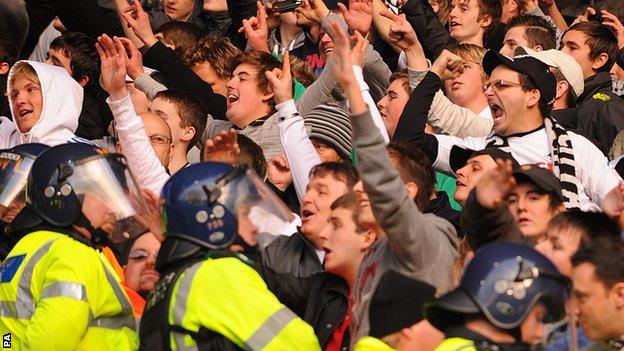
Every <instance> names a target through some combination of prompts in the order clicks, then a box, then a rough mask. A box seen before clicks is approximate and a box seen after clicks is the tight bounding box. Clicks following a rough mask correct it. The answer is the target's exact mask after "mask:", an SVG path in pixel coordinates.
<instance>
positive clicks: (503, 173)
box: [474, 159, 516, 209]
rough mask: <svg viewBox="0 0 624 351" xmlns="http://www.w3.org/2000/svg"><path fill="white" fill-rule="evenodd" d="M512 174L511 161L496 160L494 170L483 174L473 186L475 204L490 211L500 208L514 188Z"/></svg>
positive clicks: (514, 182) (514, 183)
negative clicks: (475, 197) (477, 203)
mask: <svg viewBox="0 0 624 351" xmlns="http://www.w3.org/2000/svg"><path fill="white" fill-rule="evenodd" d="M512 172H513V164H512V162H511V160H501V159H497V160H496V168H494V169H492V170H490V171H488V172H487V173H485V174H484V175H483V176H482V177H481V179H479V182H477V185H476V186H475V190H474V191H475V192H476V196H477V202H479V204H480V205H481V206H483V207H485V208H490V209H493V208H497V207H499V206H501V205H502V204H503V203H504V202H505V199H506V198H507V195H509V193H510V192H511V190H513V188H514V187H515V186H516V180H515V178H514V177H513V175H512Z"/></svg>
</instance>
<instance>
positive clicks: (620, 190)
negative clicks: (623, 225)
mask: <svg viewBox="0 0 624 351" xmlns="http://www.w3.org/2000/svg"><path fill="white" fill-rule="evenodd" d="M602 210H603V211H604V212H605V213H606V214H608V215H609V216H611V217H613V218H619V217H620V216H621V215H622V211H624V182H622V183H620V184H619V185H617V186H616V187H614V188H613V189H612V190H611V191H609V193H608V194H607V197H606V198H605V200H604V201H603V202H602Z"/></svg>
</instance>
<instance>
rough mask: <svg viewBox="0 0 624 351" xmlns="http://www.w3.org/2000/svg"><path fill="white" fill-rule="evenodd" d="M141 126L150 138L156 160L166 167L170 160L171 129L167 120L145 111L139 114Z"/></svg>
mask: <svg viewBox="0 0 624 351" xmlns="http://www.w3.org/2000/svg"><path fill="white" fill-rule="evenodd" d="M141 119H142V120H143V128H144V129H145V133H147V137H148V138H149V139H150V143H151V144H152V148H153V149H154V152H155V153H156V156H157V157H158V160H159V161H160V163H161V164H162V165H163V167H165V168H166V167H167V166H168V165H169V162H170V161H171V147H172V144H171V129H170V128H169V125H168V124H167V122H165V120H164V119H162V118H161V117H160V116H158V115H157V114H155V113H151V112H146V113H144V114H142V115H141Z"/></svg>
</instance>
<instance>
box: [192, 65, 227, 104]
mask: <svg viewBox="0 0 624 351" xmlns="http://www.w3.org/2000/svg"><path fill="white" fill-rule="evenodd" d="M191 69H192V70H193V72H195V74H197V75H198V76H199V78H201V79H203V80H204V82H206V83H208V84H210V86H211V87H212V90H214V92H215V93H217V94H220V95H223V96H225V95H226V92H227V89H226V87H225V84H226V83H227V82H226V81H225V80H224V79H221V78H219V77H218V76H217V74H216V73H215V71H214V69H212V66H211V65H210V63H208V62H207V61H205V62H200V63H198V64H196V65H194V66H193V67H191Z"/></svg>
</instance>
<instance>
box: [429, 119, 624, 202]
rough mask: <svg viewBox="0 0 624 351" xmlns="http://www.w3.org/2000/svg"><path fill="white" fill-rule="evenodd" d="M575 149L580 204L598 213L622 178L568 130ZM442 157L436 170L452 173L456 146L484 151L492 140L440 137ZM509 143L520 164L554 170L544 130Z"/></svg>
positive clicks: (589, 143)
mask: <svg viewBox="0 0 624 351" xmlns="http://www.w3.org/2000/svg"><path fill="white" fill-rule="evenodd" d="M568 135H569V136H570V140H571V141H572V147H573V149H574V161H575V163H576V178H577V179H578V180H579V183H580V184H581V185H582V188H581V189H579V202H580V206H581V210H583V211H598V210H600V205H601V203H602V202H603V201H604V199H605V197H606V196H607V194H608V193H609V191H611V190H612V189H613V188H614V187H616V186H617V185H618V184H619V183H620V182H621V181H622V179H621V178H620V176H619V175H618V174H617V172H615V170H613V169H612V168H611V167H609V160H608V159H607V158H606V157H605V156H604V155H603V154H602V152H600V150H598V148H597V147H596V146H595V145H594V144H593V143H592V142H590V141H589V140H587V139H586V138H585V137H583V136H580V135H578V134H575V133H573V132H570V131H568ZM435 137H436V139H437V140H438V155H437V158H436V160H435V162H434V163H433V167H434V168H435V169H436V170H439V171H442V172H447V173H452V171H451V169H450V166H449V156H450V152H451V148H452V147H453V145H459V146H463V147H466V148H470V149H475V150H481V149H483V148H485V147H486V144H487V142H488V141H489V140H488V139H486V138H470V137H469V138H463V139H462V138H457V137H452V136H448V135H436V136H435ZM507 143H508V144H509V147H510V148H511V155H512V156H513V158H514V159H515V160H516V161H518V163H519V164H521V165H523V164H536V165H538V166H540V167H543V168H547V169H550V170H552V159H551V156H550V147H549V145H548V137H547V135H546V130H545V129H544V128H541V129H538V130H536V131H534V132H531V133H528V134H522V135H518V136H510V137H508V138H507Z"/></svg>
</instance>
